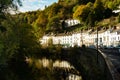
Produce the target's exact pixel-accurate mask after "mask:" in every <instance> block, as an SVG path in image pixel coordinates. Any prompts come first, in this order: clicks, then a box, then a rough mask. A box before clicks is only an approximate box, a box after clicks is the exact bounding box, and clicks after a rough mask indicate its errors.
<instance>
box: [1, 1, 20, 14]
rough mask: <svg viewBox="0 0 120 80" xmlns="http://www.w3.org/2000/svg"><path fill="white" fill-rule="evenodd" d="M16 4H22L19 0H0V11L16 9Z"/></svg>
mask: <svg viewBox="0 0 120 80" xmlns="http://www.w3.org/2000/svg"><path fill="white" fill-rule="evenodd" d="M18 5H20V6H21V5H22V4H21V1H20V0H0V13H1V12H6V11H7V9H8V8H11V9H15V10H16V9H17V6H18Z"/></svg>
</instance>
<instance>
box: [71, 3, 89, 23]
mask: <svg viewBox="0 0 120 80" xmlns="http://www.w3.org/2000/svg"><path fill="white" fill-rule="evenodd" d="M90 10H91V9H90V7H88V6H87V5H80V6H79V7H78V8H77V9H76V11H75V12H74V14H73V17H74V18H77V19H79V20H80V21H81V22H85V21H86V19H87V17H88V14H89V13H90Z"/></svg>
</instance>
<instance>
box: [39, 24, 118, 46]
mask: <svg viewBox="0 0 120 80" xmlns="http://www.w3.org/2000/svg"><path fill="white" fill-rule="evenodd" d="M50 38H51V39H52V40H53V44H61V45H64V46H67V47H68V46H71V47H73V46H75V45H77V46H81V45H82V44H85V45H86V46H90V45H96V44H97V32H96V31H93V32H91V33H89V31H84V32H82V33H81V32H78V33H72V34H70V33H66V34H57V35H45V36H43V38H42V39H41V40H40V41H41V44H48V40H49V39H50ZM98 45H99V46H107V47H109V46H113V47H116V46H118V45H120V26H119V25H118V26H116V27H115V28H110V29H107V30H100V31H98Z"/></svg>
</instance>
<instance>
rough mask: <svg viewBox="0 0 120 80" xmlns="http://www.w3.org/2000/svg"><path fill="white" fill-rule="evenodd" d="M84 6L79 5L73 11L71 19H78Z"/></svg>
mask: <svg viewBox="0 0 120 80" xmlns="http://www.w3.org/2000/svg"><path fill="white" fill-rule="evenodd" d="M85 6H86V5H80V6H79V7H78V8H77V10H76V11H75V13H74V14H73V18H77V19H79V17H80V16H81V15H82V13H83V10H84V9H85Z"/></svg>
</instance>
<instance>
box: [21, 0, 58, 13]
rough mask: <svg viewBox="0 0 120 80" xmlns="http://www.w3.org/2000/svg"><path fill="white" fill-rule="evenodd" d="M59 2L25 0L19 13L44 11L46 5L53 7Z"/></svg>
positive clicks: (53, 0) (54, 0)
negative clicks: (53, 4) (52, 5)
mask: <svg viewBox="0 0 120 80" xmlns="http://www.w3.org/2000/svg"><path fill="white" fill-rule="evenodd" d="M57 1H58V0H23V1H22V4H23V6H22V7H19V11H21V12H26V11H34V10H38V9H44V7H45V5H47V6H48V5H51V4H52V3H54V2H57Z"/></svg>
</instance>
